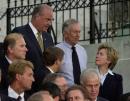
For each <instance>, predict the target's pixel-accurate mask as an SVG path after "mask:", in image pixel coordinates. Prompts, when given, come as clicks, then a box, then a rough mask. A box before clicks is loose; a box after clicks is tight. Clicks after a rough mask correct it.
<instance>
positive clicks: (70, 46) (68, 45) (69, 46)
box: [64, 41, 77, 49]
mask: <svg viewBox="0 0 130 101" xmlns="http://www.w3.org/2000/svg"><path fill="white" fill-rule="evenodd" d="M64 44H65V45H66V46H67V47H68V48H70V49H71V48H72V45H70V44H69V43H67V42H66V41H64ZM74 46H75V47H77V44H76V45H74Z"/></svg>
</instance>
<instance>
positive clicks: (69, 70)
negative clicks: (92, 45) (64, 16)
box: [56, 19, 87, 86]
mask: <svg viewBox="0 0 130 101" xmlns="http://www.w3.org/2000/svg"><path fill="white" fill-rule="evenodd" d="M80 31H81V30H80V24H79V22H78V21H77V20H75V19H68V20H66V21H65V22H64V24H63V27H62V32H63V37H64V41H63V42H61V43H59V44H57V45H56V46H57V47H59V48H61V49H62V50H63V51H64V53H65V55H64V59H63V64H62V66H61V69H60V71H59V72H60V73H62V74H63V75H64V77H65V78H66V80H67V82H68V84H69V86H72V85H73V84H80V74H81V72H82V71H83V70H84V69H85V68H86V67H87V54H86V50H85V49H84V48H83V47H82V46H81V45H79V44H78V41H79V38H80Z"/></svg>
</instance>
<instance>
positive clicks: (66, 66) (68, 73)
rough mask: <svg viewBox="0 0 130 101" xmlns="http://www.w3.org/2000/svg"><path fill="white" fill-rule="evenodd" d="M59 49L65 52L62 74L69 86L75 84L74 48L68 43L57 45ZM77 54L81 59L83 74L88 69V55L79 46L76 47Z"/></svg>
mask: <svg viewBox="0 0 130 101" xmlns="http://www.w3.org/2000/svg"><path fill="white" fill-rule="evenodd" d="M56 46H57V47H59V48H61V49H62V50H63V51H64V53H65V54H64V58H63V64H62V66H61V68H60V73H62V74H63V75H64V76H65V78H66V80H67V82H68V85H69V86H72V85H73V84H74V77H73V64H72V49H71V48H72V46H71V45H70V44H68V43H66V42H62V43H60V44H57V45H56ZM75 48H76V52H77V55H78V58H79V63H80V69H81V72H82V71H83V70H84V69H85V68H87V53H86V50H85V49H84V48H83V47H82V46H81V45H79V44H76V45H75Z"/></svg>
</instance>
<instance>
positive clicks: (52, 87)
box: [40, 82, 60, 98]
mask: <svg viewBox="0 0 130 101" xmlns="http://www.w3.org/2000/svg"><path fill="white" fill-rule="evenodd" d="M40 90H42V91H48V92H49V94H50V95H51V96H52V97H53V98H55V97H57V96H59V97H60V88H59V87H58V86H57V85H56V84H54V83H52V82H45V83H43V84H42V85H41V87H40Z"/></svg>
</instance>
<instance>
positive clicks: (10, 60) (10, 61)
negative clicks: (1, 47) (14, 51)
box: [5, 55, 12, 64]
mask: <svg viewBox="0 0 130 101" xmlns="http://www.w3.org/2000/svg"><path fill="white" fill-rule="evenodd" d="M5 58H6V59H7V61H8V62H9V64H11V63H12V61H11V60H10V59H9V58H8V57H7V55H5Z"/></svg>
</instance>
